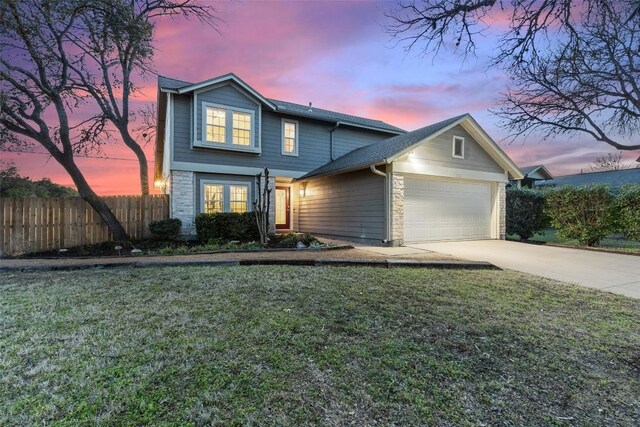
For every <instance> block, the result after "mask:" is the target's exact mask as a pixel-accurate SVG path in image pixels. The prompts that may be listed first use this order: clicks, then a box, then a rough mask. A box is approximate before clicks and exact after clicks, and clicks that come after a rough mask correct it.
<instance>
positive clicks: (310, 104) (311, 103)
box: [308, 102, 313, 112]
mask: <svg viewBox="0 0 640 427" xmlns="http://www.w3.org/2000/svg"><path fill="white" fill-rule="evenodd" d="M312 106H313V102H310V103H309V110H308V111H309V112H312V111H313V108H311V107H312Z"/></svg>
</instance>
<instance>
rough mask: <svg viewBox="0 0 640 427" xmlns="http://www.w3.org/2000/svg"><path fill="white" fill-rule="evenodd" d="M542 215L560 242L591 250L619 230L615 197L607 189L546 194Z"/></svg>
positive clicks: (598, 187) (570, 189) (557, 190)
mask: <svg viewBox="0 0 640 427" xmlns="http://www.w3.org/2000/svg"><path fill="white" fill-rule="evenodd" d="M544 197H545V211H546V213H547V215H549V218H550V219H551V225H552V226H553V227H554V228H555V229H556V232H557V234H558V236H560V237H561V238H563V239H576V240H578V243H580V244H581V245H586V246H593V245H596V244H598V243H599V242H600V240H602V239H604V238H605V237H607V236H608V235H610V234H612V233H614V232H616V231H618V230H619V224H618V223H617V222H616V215H615V212H614V211H615V209H614V207H615V204H614V200H615V199H614V195H613V193H612V192H611V191H610V190H609V188H608V187H607V186H604V185H596V186H588V187H570V186H563V187H558V188H554V189H550V190H548V191H545V193H544Z"/></svg>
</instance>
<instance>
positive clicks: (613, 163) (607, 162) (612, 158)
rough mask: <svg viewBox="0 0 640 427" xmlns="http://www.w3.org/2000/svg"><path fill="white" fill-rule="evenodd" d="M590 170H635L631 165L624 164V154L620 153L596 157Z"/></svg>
mask: <svg viewBox="0 0 640 427" xmlns="http://www.w3.org/2000/svg"><path fill="white" fill-rule="evenodd" d="M589 168H590V169H591V170H593V171H618V170H623V169H631V168H633V165H632V164H631V163H625V162H623V161H622V154H621V153H620V152H619V151H618V152H616V153H607V154H603V155H601V156H598V157H596V158H595V160H594V161H593V162H592V163H591V164H590V165H589Z"/></svg>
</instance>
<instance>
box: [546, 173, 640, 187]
mask: <svg viewBox="0 0 640 427" xmlns="http://www.w3.org/2000/svg"><path fill="white" fill-rule="evenodd" d="M595 184H605V185H610V186H612V187H620V186H622V185H625V184H640V168H633V169H622V170H615V171H600V172H584V173H578V174H575V175H564V176H557V177H555V178H554V179H548V180H546V181H542V182H538V184H537V186H539V187H542V186H558V185H574V186H581V185H595Z"/></svg>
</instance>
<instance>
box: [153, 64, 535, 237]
mask: <svg viewBox="0 0 640 427" xmlns="http://www.w3.org/2000/svg"><path fill="white" fill-rule="evenodd" d="M158 85H159V91H158V107H157V108H158V111H157V114H158V129H157V140H156V152H155V156H156V163H155V179H156V185H157V186H158V187H162V188H164V189H165V191H166V192H168V193H169V194H170V195H171V197H170V198H171V216H172V217H173V218H180V219H181V220H182V224H183V228H184V229H183V231H184V232H185V233H188V234H193V233H194V232H195V230H194V225H193V223H194V218H195V215H196V214H197V213H199V212H245V211H248V210H251V208H252V205H251V202H252V200H253V199H254V198H255V197H256V192H257V189H256V184H255V175H256V174H257V173H259V172H261V171H262V169H263V168H264V167H265V166H266V167H268V168H269V170H270V174H271V177H272V178H271V183H270V185H271V186H272V188H273V189H274V191H273V192H272V200H271V208H272V212H271V215H270V218H271V221H272V224H271V227H272V230H275V231H277V232H280V231H282V232H284V231H300V232H309V233H314V234H318V235H326V236H335V237H339V238H343V239H348V240H356V241H363V242H369V243H373V244H393V245H400V244H402V243H403V242H420V241H433V240H458V239H485V238H493V239H498V238H504V229H505V218H504V215H505V212H504V209H505V202H504V197H505V185H506V183H507V182H508V180H509V179H521V178H522V174H521V172H520V171H519V170H518V168H517V166H516V165H515V164H514V163H513V162H512V161H511V159H509V157H508V156H507V155H506V154H505V153H504V152H503V151H502V150H501V149H500V148H499V147H498V146H497V145H496V143H495V142H494V141H493V140H492V139H491V137H489V136H488V135H487V134H486V132H485V131H484V130H483V129H482V128H481V127H480V126H479V125H478V123H477V122H476V121H475V120H474V119H473V118H472V117H471V116H470V115H468V114H464V115H461V116H457V117H453V118H450V119H448V120H445V121H442V122H439V123H436V124H433V125H430V126H427V127H424V128H422V129H418V130H416V131H413V132H405V131H403V130H402V129H400V128H397V127H395V126H392V125H389V124H387V123H384V122H382V121H379V120H372V119H366V118H362V117H356V116H352V115H348V114H341V113H337V112H333V111H328V110H323V109H319V108H316V107H312V105H311V104H309V106H302V105H298V104H292V103H289V102H284V101H277V100H274V99H268V98H265V97H263V96H262V95H261V94H259V93H258V92H257V91H255V90H254V89H253V88H251V87H250V86H249V85H247V84H246V83H245V82H243V81H242V80H240V79H239V78H238V77H237V76H235V75H234V74H226V75H223V76H220V77H216V78H213V79H209V80H206V81H203V82H200V83H188V82H184V81H180V80H174V79H169V78H165V77H159V79H158Z"/></svg>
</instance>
